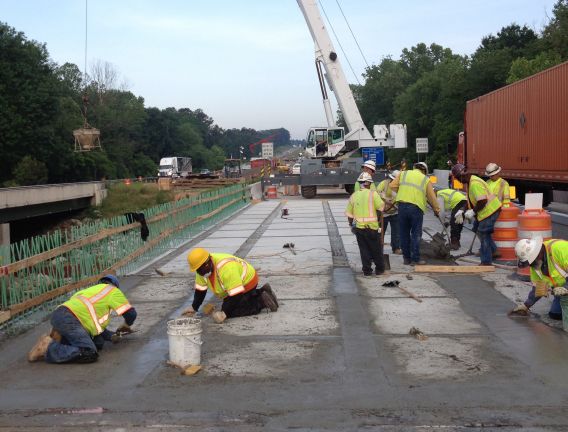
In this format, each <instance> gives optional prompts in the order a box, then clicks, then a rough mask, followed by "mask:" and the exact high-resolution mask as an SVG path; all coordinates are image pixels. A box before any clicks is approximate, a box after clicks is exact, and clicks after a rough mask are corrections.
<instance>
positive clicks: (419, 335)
mask: <svg viewBox="0 0 568 432" xmlns="http://www.w3.org/2000/svg"><path fill="white" fill-rule="evenodd" d="M408 334H409V335H412V336H414V337H415V338H416V339H418V340H419V341H425V340H426V339H428V336H426V335H425V334H424V333H423V332H422V330H420V329H419V328H418V327H412V328H411V329H410V331H409V332H408Z"/></svg>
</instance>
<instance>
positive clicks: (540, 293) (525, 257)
mask: <svg viewBox="0 0 568 432" xmlns="http://www.w3.org/2000/svg"><path fill="white" fill-rule="evenodd" d="M515 253H516V254H517V257H518V258H519V267H526V266H530V276H531V283H532V284H533V287H532V289H531V291H530V293H529V296H528V297H527V299H526V300H525V302H524V304H521V305H518V306H515V308H514V309H513V310H512V311H511V312H509V315H516V316H528V315H529V309H530V308H531V307H532V305H534V304H535V303H536V302H537V301H539V300H540V299H541V298H542V297H547V296H548V292H549V290H550V289H552V293H553V294H554V300H553V301H552V305H551V306H550V312H548V316H549V317H550V318H551V319H554V320H561V319H562V308H561V307H560V297H562V296H565V295H568V290H567V289H566V287H565V286H566V277H567V276H568V241H566V240H558V239H551V240H547V241H543V240H542V237H534V238H532V239H522V240H519V241H518V242H517V244H516V246H515Z"/></svg>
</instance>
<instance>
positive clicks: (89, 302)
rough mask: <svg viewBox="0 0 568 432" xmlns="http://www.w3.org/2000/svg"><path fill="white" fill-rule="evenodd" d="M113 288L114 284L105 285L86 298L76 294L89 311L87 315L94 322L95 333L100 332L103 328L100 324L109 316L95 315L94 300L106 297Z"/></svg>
mask: <svg viewBox="0 0 568 432" xmlns="http://www.w3.org/2000/svg"><path fill="white" fill-rule="evenodd" d="M113 289H114V285H107V286H105V287H104V288H103V289H102V290H100V291H99V292H98V293H97V294H95V295H94V296H93V297H91V298H87V297H85V296H82V295H79V296H77V299H79V300H80V301H81V303H83V304H84V305H85V307H86V308H87V310H88V311H89V315H90V316H91V319H92V320H93V323H94V324H95V328H96V329H97V334H100V333H102V331H103V328H102V327H101V324H104V323H105V322H106V320H107V319H108V317H109V314H105V315H103V316H102V317H101V318H99V317H98V316H97V312H96V311H95V306H94V305H95V303H96V302H98V301H99V300H101V299H103V298H104V297H106V295H107V294H109V293H110V292H111V291H112V290H113ZM126 306H127V307H129V306H130V305H126Z"/></svg>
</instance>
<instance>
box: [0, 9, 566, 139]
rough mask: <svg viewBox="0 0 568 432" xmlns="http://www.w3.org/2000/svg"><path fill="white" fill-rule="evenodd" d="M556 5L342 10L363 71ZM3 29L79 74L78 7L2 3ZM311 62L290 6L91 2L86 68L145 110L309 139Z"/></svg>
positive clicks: (472, 40) (313, 108) (346, 39)
mask: <svg viewBox="0 0 568 432" xmlns="http://www.w3.org/2000/svg"><path fill="white" fill-rule="evenodd" d="M554 3H555V0H467V1H459V0H428V1H425V0H397V1H392V0H391V1H384V0H339V5H341V7H342V9H343V12H344V13H345V15H346V17H347V19H348V20H349V24H350V25H351V28H352V29H353V31H354V33H355V36H356V37H357V41H358V42H359V45H360V46H361V49H362V51H363V54H364V55H365V57H366V59H367V61H368V62H369V64H376V63H378V62H379V61H380V59H381V58H383V57H385V56H392V57H393V58H395V59H397V58H398V57H399V56H400V53H401V50H402V49H403V48H410V47H412V46H413V45H416V44H417V43H420V42H424V43H426V44H430V43H437V44H440V45H442V46H444V47H448V48H451V49H452V50H453V51H454V52H456V53H459V54H471V53H472V52H473V51H475V49H476V48H477V46H478V45H479V42H480V40H481V38H482V37H483V36H485V35H487V34H489V33H493V34H496V33H497V32H498V31H499V30H500V29H501V28H502V27H503V26H506V25H509V24H511V23H512V22H516V23H518V24H521V25H523V24H527V25H528V26H530V27H532V28H533V29H535V30H537V31H540V30H541V29H542V27H543V25H544V23H545V22H546V21H547V17H549V16H551V10H552V7H553V5H554ZM321 4H322V5H323V7H324V10H325V12H326V13H327V15H328V16H329V19H330V21H331V24H332V26H333V28H334V30H335V32H336V33H337V35H338V37H339V41H340V42H341V44H342V46H343V48H344V50H345V52H346V54H347V57H348V59H349V61H350V62H351V64H352V66H353V69H354V70H355V74H356V75H357V78H358V79H359V80H360V81H361V82H362V78H361V74H362V73H363V72H364V69H365V66H366V65H365V61H364V59H363V57H362V56H361V54H360V53H359V51H358V49H357V46H356V44H355V42H354V41H353V38H352V36H351V35H350V33H349V29H348V28H347V25H346V24H345V21H344V19H343V17H342V15H341V12H340V10H339V7H338V0H321ZM0 21H3V22H6V23H7V24H9V25H10V26H12V27H15V28H16V30H18V31H22V32H24V33H25V34H26V36H27V37H28V38H29V39H34V40H37V41H39V42H44V43H46V44H47V49H48V51H49V53H50V55H51V58H52V59H53V60H54V61H55V62H56V63H58V64H63V63H65V62H72V63H75V64H77V65H78V66H79V68H80V69H81V70H82V71H83V69H84V59H85V0H0ZM328 30H329V27H328ZM330 33H331V32H330ZM332 38H333V35H332ZM334 43H336V41H335V39H334ZM336 50H337V51H338V53H339V54H340V55H341V58H342V64H343V67H344V69H345V74H346V76H347V79H348V80H349V81H350V82H351V83H355V82H356V76H355V75H354V74H353V73H352V72H351V70H350V69H349V66H348V64H347V62H346V61H345V60H344V58H343V54H342V52H341V50H340V48H339V46H338V45H337V43H336ZM313 52H314V49H313V42H312V40H311V37H310V34H309V31H308V28H307V26H306V23H305V21H304V18H303V15H302V13H301V12H300V9H299V8H298V5H297V3H296V0H159V1H158V0H88V50H87V62H88V67H90V65H91V64H92V62H93V61H95V60H102V61H107V62H110V63H112V64H113V65H114V67H115V68H116V69H117V70H118V72H119V73H120V75H121V78H122V80H124V81H126V82H127V84H128V89H129V90H130V91H132V92H133V93H134V94H136V95H137V96H142V97H143V98H144V99H145V103H146V106H147V107H150V106H156V107H159V108H166V107H176V108H184V107H187V108H190V109H197V108H201V109H202V110H203V111H205V113H206V114H208V115H209V116H210V117H212V118H213V119H214V121H215V123H217V124H218V125H219V126H221V127H222V128H225V129H227V128H241V127H250V128H254V129H257V130H260V129H272V128H278V127H285V128H286V129H288V130H289V131H290V132H291V135H292V138H304V137H305V133H306V131H307V129H308V128H309V127H310V126H319V125H323V124H325V114H324V110H323V106H322V103H321V96H320V91H319V86H318V83H317V76H316V73H315V68H314V55H313Z"/></svg>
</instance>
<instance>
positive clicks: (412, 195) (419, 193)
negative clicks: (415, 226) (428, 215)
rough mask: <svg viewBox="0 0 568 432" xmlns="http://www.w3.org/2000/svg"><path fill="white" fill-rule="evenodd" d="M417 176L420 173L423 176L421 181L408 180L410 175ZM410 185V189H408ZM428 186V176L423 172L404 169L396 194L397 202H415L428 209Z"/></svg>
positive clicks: (424, 209) (421, 207) (422, 208)
mask: <svg viewBox="0 0 568 432" xmlns="http://www.w3.org/2000/svg"><path fill="white" fill-rule="evenodd" d="M410 173H412V174H411V177H417V178H416V180H418V176H417V175H418V174H419V175H421V176H422V179H421V180H420V183H414V182H413V181H412V180H407V177H408V175H409V174H410ZM407 187H408V189H406V188H407ZM427 188H428V177H426V176H425V175H424V174H422V173H421V172H420V171H419V170H412V171H404V172H403V173H402V174H401V176H400V183H399V188H398V193H397V195H396V201H397V202H400V201H402V202H407V203H410V204H414V205H416V206H418V207H419V208H420V210H422V212H424V211H426V189H427Z"/></svg>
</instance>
